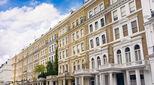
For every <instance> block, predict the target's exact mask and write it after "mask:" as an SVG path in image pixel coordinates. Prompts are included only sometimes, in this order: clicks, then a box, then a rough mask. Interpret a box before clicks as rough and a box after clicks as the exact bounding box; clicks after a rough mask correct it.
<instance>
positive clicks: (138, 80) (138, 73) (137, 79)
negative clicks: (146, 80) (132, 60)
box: [135, 69, 141, 85]
mask: <svg viewBox="0 0 154 85" xmlns="http://www.w3.org/2000/svg"><path fill="white" fill-rule="evenodd" d="M135 73H136V85H141V78H140V70H138V69H136V70H135Z"/></svg>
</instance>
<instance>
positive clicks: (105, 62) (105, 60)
mask: <svg viewBox="0 0 154 85" xmlns="http://www.w3.org/2000/svg"><path fill="white" fill-rule="evenodd" d="M103 61H104V64H107V56H106V55H104V56H103Z"/></svg>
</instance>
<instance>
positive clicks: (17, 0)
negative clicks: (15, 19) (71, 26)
mask: <svg viewBox="0 0 154 85" xmlns="http://www.w3.org/2000/svg"><path fill="white" fill-rule="evenodd" d="M2 1H7V2H6V3H5V4H2V5H0V11H6V10H8V9H12V8H14V7H19V8H21V7H23V6H28V7H35V6H37V5H39V4H42V3H48V4H53V5H54V7H55V8H57V9H58V10H59V11H60V12H61V13H62V14H63V13H67V12H69V10H70V9H71V8H72V7H75V9H77V8H79V7H80V6H81V5H82V4H83V0H2ZM0 2H1V0H0Z"/></svg>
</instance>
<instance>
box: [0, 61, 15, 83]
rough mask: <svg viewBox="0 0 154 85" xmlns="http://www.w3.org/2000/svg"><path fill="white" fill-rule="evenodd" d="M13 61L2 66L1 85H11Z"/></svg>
mask: <svg viewBox="0 0 154 85" xmlns="http://www.w3.org/2000/svg"><path fill="white" fill-rule="evenodd" d="M11 64H12V62H11V60H7V61H6V62H5V63H4V64H2V65H1V66H0V85H9V84H10V83H11V82H12V81H11V75H12V74H13V73H12V72H11V71H12V69H11Z"/></svg>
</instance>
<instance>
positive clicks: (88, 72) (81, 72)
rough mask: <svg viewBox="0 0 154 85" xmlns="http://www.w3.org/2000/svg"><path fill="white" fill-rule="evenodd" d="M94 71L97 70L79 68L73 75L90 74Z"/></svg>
mask: <svg viewBox="0 0 154 85" xmlns="http://www.w3.org/2000/svg"><path fill="white" fill-rule="evenodd" d="M95 73H97V71H96V70H94V69H81V70H78V71H75V72H74V75H75V76H77V75H84V76H91V75H92V74H95Z"/></svg>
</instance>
